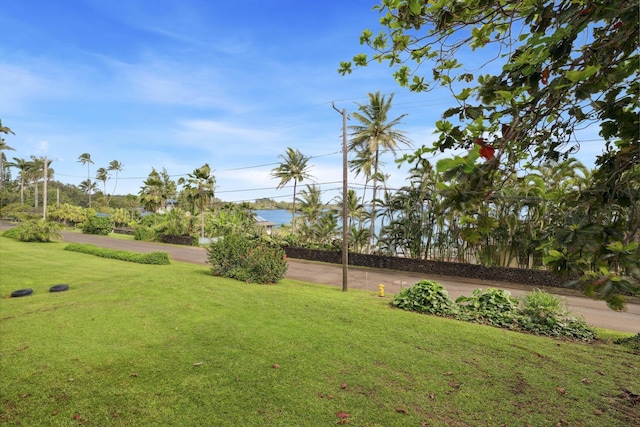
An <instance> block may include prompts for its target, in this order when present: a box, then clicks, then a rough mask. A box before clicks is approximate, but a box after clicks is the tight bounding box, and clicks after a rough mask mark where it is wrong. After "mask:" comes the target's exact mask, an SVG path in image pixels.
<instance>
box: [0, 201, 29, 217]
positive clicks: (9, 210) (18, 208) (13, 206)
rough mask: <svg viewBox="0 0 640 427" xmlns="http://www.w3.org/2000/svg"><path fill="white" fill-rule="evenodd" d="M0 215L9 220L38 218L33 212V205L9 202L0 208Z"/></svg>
mask: <svg viewBox="0 0 640 427" xmlns="http://www.w3.org/2000/svg"><path fill="white" fill-rule="evenodd" d="M0 217H1V218H2V219H7V220H10V221H29V220H32V219H38V218H39V215H37V214H34V213H33V207H31V206H27V205H23V204H22V203H10V204H8V205H6V206H4V207H2V209H0Z"/></svg>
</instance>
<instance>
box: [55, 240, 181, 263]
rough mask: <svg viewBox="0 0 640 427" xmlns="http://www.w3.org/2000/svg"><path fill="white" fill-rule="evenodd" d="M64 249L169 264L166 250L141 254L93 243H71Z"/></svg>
mask: <svg viewBox="0 0 640 427" xmlns="http://www.w3.org/2000/svg"><path fill="white" fill-rule="evenodd" d="M64 250H65V251H72V252H80V253H84V254H89V255H95V256H98V257H102V258H110V259H117V260H120V261H129V262H136V263H138V264H154V265H167V264H170V261H169V254H167V253H166V252H151V253H146V254H141V253H138V252H130V251H120V250H115V249H107V248H99V247H97V246H95V245H87V244H80V243H71V244H69V245H67V246H65V248H64Z"/></svg>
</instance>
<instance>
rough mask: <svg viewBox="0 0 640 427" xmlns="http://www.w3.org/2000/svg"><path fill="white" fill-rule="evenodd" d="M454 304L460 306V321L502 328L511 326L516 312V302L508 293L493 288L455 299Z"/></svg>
mask: <svg viewBox="0 0 640 427" xmlns="http://www.w3.org/2000/svg"><path fill="white" fill-rule="evenodd" d="M456 304H458V305H459V306H460V315H459V318H460V319H461V320H467V321H475V322H479V323H486V324H490V325H494V326H502V327H510V326H511V325H513V323H514V320H515V317H516V314H517V310H518V300H517V299H516V298H513V297H512V296H511V293H510V292H509V291H505V290H503V289H493V288H489V289H487V290H486V291H483V290H482V289H476V290H474V291H473V294H472V296H470V297H467V296H461V297H459V298H457V299H456Z"/></svg>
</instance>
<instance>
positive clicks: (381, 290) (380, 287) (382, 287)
mask: <svg viewBox="0 0 640 427" xmlns="http://www.w3.org/2000/svg"><path fill="white" fill-rule="evenodd" d="M378 296H379V297H383V296H384V285H382V284H380V285H378Z"/></svg>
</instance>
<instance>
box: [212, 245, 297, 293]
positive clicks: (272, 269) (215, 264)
mask: <svg viewBox="0 0 640 427" xmlns="http://www.w3.org/2000/svg"><path fill="white" fill-rule="evenodd" d="M207 254H208V260H209V263H210V264H211V271H212V272H213V274H214V275H216V276H224V277H229V278H232V279H237V280H242V281H248V282H255V283H276V282H278V281H279V280H280V279H282V278H283V277H284V275H285V274H286V272H287V269H288V265H287V261H286V256H285V253H284V250H282V248H280V247H277V246H270V245H267V244H266V243H264V242H262V241H261V240H260V239H252V238H249V237H247V236H244V235H241V234H228V235H226V236H224V237H222V238H220V239H218V240H216V241H214V242H212V243H211V244H210V245H209V246H208V247H207Z"/></svg>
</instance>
